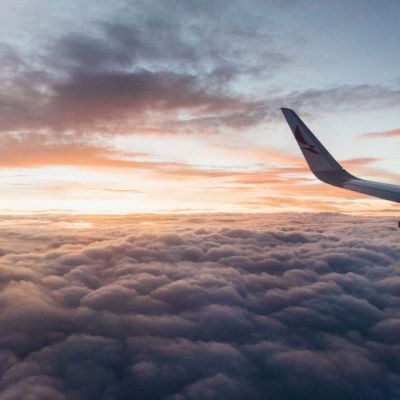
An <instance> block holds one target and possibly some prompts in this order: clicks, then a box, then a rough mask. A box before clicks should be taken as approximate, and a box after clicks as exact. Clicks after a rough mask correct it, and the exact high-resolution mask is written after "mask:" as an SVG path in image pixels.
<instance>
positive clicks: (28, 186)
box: [0, 0, 400, 213]
mask: <svg viewBox="0 0 400 400" xmlns="http://www.w3.org/2000/svg"><path fill="white" fill-rule="evenodd" d="M0 6H1V12H0V38H1V40H0V78H1V80H0V82H1V91H0V211H1V212H2V213H30V212H43V211H45V212H48V211H57V212H74V213H128V212H129V213H131V212H146V213H147V212H202V211H206V212H214V211H223V212H236V211H243V212H273V211H345V212H352V213H371V212H374V213H375V212H377V213H395V212H396V209H397V207H396V204H394V205H393V204H391V203H389V202H386V201H383V200H382V201H381V200H378V199H372V198H368V197H365V196H362V195H358V194H355V193H351V192H346V191H343V190H339V189H334V188H331V187H328V186H326V185H323V184H320V183H319V182H317V181H316V179H315V178H314V177H313V176H312V175H311V174H310V173H309V171H308V169H307V167H306V164H305V162H304V160H303V159H302V157H301V156H300V151H299V149H298V148H297V146H296V143H295V142H294V140H293V137H292V135H291V133H290V131H289V128H288V126H287V124H286V123H285V121H284V119H283V117H282V115H281V113H280V111H279V108H280V107H282V106H285V107H291V108H293V109H295V110H296V111H297V112H298V113H299V114H300V116H302V118H303V119H304V120H305V122H306V123H308V125H309V126H310V128H311V129H312V130H313V131H314V132H315V133H316V134H317V135H318V137H319V138H320V139H321V141H322V142H323V143H324V144H325V145H326V146H327V148H328V149H329V150H330V151H331V152H332V153H333V155H334V156H335V157H336V158H337V159H338V160H341V161H343V163H344V165H345V166H346V167H347V168H348V169H349V170H350V171H351V172H352V173H354V174H355V175H358V174H359V175H360V176H362V177H367V178H370V179H378V180H381V181H386V182H393V183H400V174H399V172H400V162H399V160H400V156H399V150H400V113H399V111H400V72H399V68H398V67H399V65H400V52H399V51H398V50H399V47H398V46H399V45H398V39H399V34H400V25H399V20H400V7H399V5H398V1H389V0H386V1H383V2H382V1H352V2H348V1H335V2H332V1H294V0H293V1H292V0H286V1H278V0H276V1H275V0H271V1H261V0H260V1H255V0H251V1H234V0H233V1H229V2H227V1H208V0H207V1H183V0H182V1H178V0H168V1H161V0H160V1H139V0H137V1H126V2H125V1H117V2H110V1H96V2H94V1H89V0H79V1H75V0H68V1H67V0H57V1H50V0H29V1H22V0H0Z"/></svg>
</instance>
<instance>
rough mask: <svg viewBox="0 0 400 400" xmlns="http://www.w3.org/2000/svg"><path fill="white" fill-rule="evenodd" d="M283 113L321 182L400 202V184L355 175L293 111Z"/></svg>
mask: <svg viewBox="0 0 400 400" xmlns="http://www.w3.org/2000/svg"><path fill="white" fill-rule="evenodd" d="M281 110H282V112H283V115H284V116H285V118H286V121H287V122H288V124H289V126H290V129H291V130H292V132H293V135H294V137H295V139H296V141H297V144H298V145H299V147H300V150H301V152H302V153H303V156H304V158H305V159H306V161H307V164H308V166H309V167H310V169H311V171H312V173H313V174H314V175H315V176H316V177H317V178H318V179H319V180H321V181H323V182H325V183H328V184H330V185H333V186H337V187H341V188H343V189H348V190H352V191H354V192H358V193H363V194H366V195H369V196H373V197H379V198H380V199H385V200H390V201H394V202H396V203H400V186H399V185H392V184H388V183H381V182H373V181H367V180H365V179H360V178H357V177H356V176H354V175H351V174H350V173H349V172H347V171H346V170H345V169H344V168H343V167H342V166H341V165H340V164H339V163H338V162H337V161H336V160H335V159H334V158H333V157H332V156H331V155H330V154H329V152H328V150H326V148H325V147H324V146H323V145H322V143H321V142H320V141H319V140H318V139H317V138H316V137H315V135H314V134H313V133H312V132H311V131H310V129H308V127H307V126H306V124H305V123H304V122H303V121H302V120H301V119H300V117H299V116H298V115H297V114H296V113H295V112H294V111H293V110H291V109H289V108H282V109H281Z"/></svg>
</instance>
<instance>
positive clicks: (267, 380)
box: [0, 214, 400, 400]
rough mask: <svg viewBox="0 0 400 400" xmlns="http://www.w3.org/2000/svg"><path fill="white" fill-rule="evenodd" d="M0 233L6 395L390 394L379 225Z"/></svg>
mask: <svg viewBox="0 0 400 400" xmlns="http://www.w3.org/2000/svg"><path fill="white" fill-rule="evenodd" d="M0 228H1V236H0V254H1V257H0V260H1V270H0V286H1V293H0V349H1V350H0V398H1V399H2V400H5V399H7V400H10V399H28V398H29V399H93V398H96V399H131V398H140V399H170V400H172V399H173V400H183V399H205V398H209V399H227V398H229V399H248V398H253V399H265V398H274V399H288V398H292V399H321V398H323V399H338V398H340V399H359V398H369V399H394V398H398V397H399V395H400V393H399V391H398V387H399V386H398V383H399V379H400V358H399V356H398V354H399V339H398V338H399V332H400V331H399V329H400V322H399V321H400V319H399V313H398V309H399V296H400V275H399V266H400V248H399V244H398V243H399V242H398V237H397V229H396V228H395V221H393V220H392V219H390V218H367V217H360V218H357V217H346V216H342V215H339V214H314V215H300V214H275V215H270V216H268V215H258V216H246V215H228V214H227V215H224V214H218V215H217V214H216V215H208V216H207V215H198V216H196V215H193V216H181V217H173V216H165V217H161V216H160V217H156V216H142V217H133V216H131V217H114V218H111V217H108V218H99V217H87V218H86V217H85V218H82V219H81V220H78V219H77V218H73V217H69V218H63V217H46V216H43V217H38V218H32V219H29V220H28V219H24V218H12V217H10V218H8V219H7V218H3V220H2V221H1V223H0Z"/></svg>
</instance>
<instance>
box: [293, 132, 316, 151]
mask: <svg viewBox="0 0 400 400" xmlns="http://www.w3.org/2000/svg"><path fill="white" fill-rule="evenodd" d="M294 137H295V138H296V140H297V143H298V144H299V145H300V147H301V148H302V149H303V150H307V151H309V152H310V153H314V154H321V153H320V152H319V151H317V150H316V149H315V146H314V145H313V144H309V143H307V142H306V139H304V136H303V134H302V133H301V130H300V127H299V126H298V125H297V126H296V129H295V130H294Z"/></svg>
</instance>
